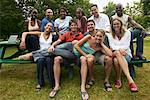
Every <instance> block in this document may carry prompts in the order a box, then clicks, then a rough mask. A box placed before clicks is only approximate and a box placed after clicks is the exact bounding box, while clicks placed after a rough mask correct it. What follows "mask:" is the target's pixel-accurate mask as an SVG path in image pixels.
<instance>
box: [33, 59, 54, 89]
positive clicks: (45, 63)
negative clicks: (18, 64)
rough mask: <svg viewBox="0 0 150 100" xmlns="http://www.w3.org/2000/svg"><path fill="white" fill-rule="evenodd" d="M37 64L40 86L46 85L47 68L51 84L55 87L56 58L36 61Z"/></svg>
mask: <svg viewBox="0 0 150 100" xmlns="http://www.w3.org/2000/svg"><path fill="white" fill-rule="evenodd" d="M36 63H37V79H38V84H39V85H40V86H44V84H45V81H44V68H46V70H47V75H48V80H49V83H50V85H51V86H52V87H53V86H54V74H53V64H54V57H45V58H40V59H38V60H37V61H36Z"/></svg>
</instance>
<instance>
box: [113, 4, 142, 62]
mask: <svg viewBox="0 0 150 100" xmlns="http://www.w3.org/2000/svg"><path fill="white" fill-rule="evenodd" d="M123 9H124V8H123V5H122V4H117V5H116V14H115V15H113V16H112V17H111V19H115V18H118V19H120V20H121V21H122V23H123V27H124V28H126V29H127V28H128V23H131V25H132V26H133V27H132V28H129V31H130V32H131V53H132V56H133V57H134V52H133V51H134V50H133V43H132V40H133V39H135V38H136V45H137V46H136V57H135V58H136V59H140V60H142V59H145V57H143V37H145V29H144V28H143V27H142V26H141V25H140V24H138V23H136V22H135V21H134V20H133V19H132V18H131V17H130V16H129V15H126V14H124V13H123Z"/></svg>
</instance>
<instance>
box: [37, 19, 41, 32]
mask: <svg viewBox="0 0 150 100" xmlns="http://www.w3.org/2000/svg"><path fill="white" fill-rule="evenodd" d="M37 23H38V26H39V29H38V30H37V31H40V29H41V21H40V20H38V19H37Z"/></svg>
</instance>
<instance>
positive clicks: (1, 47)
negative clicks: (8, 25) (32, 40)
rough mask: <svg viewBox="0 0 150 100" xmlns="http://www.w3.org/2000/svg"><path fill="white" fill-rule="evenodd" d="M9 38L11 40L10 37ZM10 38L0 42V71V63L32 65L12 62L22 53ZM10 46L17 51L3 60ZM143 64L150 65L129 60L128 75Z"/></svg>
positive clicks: (133, 73)
mask: <svg viewBox="0 0 150 100" xmlns="http://www.w3.org/2000/svg"><path fill="white" fill-rule="evenodd" d="M10 38H11V36H10ZM10 38H9V39H8V41H1V42H0V69H1V65H2V63H7V64H8V63H10V64H13V63H17V64H26V63H33V61H31V60H14V59H12V58H15V57H18V56H19V55H21V54H22V53H23V52H24V51H22V50H20V49H19V44H20V41H19V40H16V39H10ZM12 46H15V47H17V51H16V52H15V53H14V54H12V55H10V56H8V57H5V58H4V55H5V53H6V52H5V51H6V48H7V47H12ZM143 63H150V60H146V59H145V60H131V62H130V63H129V70H130V74H131V76H132V77H134V76H135V70H134V66H137V67H142V65H143Z"/></svg>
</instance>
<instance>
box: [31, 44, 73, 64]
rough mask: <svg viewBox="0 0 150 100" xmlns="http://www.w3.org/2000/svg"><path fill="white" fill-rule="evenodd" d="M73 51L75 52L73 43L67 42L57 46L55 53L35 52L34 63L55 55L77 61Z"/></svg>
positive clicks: (46, 51) (45, 50)
mask: <svg viewBox="0 0 150 100" xmlns="http://www.w3.org/2000/svg"><path fill="white" fill-rule="evenodd" d="M72 50H73V45H72V43H71V42H66V43H63V44H60V45H58V46H56V47H55V50H54V51H53V52H50V53H49V52H48V50H47V49H43V50H37V51H33V52H32V54H33V58H34V61H37V60H38V59H40V58H44V57H46V56H53V55H56V56H62V57H64V58H67V59H75V55H74V54H73V52H72Z"/></svg>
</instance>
